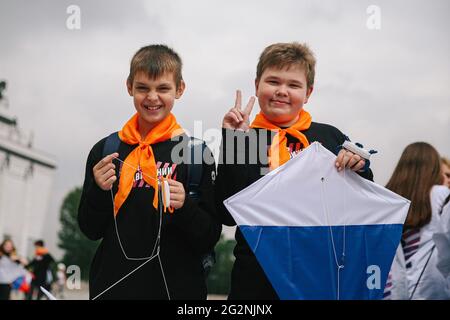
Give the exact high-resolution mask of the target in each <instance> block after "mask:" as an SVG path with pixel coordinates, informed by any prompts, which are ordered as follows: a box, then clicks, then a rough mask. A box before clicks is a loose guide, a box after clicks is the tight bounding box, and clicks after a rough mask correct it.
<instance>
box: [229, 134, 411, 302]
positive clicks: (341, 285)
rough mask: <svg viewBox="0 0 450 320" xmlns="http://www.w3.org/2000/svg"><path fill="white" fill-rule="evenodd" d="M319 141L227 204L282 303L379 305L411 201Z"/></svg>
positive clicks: (236, 195) (230, 199) (232, 198)
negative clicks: (339, 160)
mask: <svg viewBox="0 0 450 320" xmlns="http://www.w3.org/2000/svg"><path fill="white" fill-rule="evenodd" d="M335 160H336V156H335V155H334V154H332V153H331V152H330V151H328V150H327V149H325V148H324V147H322V146H321V145H320V144H319V143H317V142H315V143H313V144H311V145H310V146H309V147H308V148H306V149H305V150H303V151H302V152H301V153H300V154H299V155H297V156H296V157H295V158H294V159H291V160H290V161H288V162H287V163H286V164H284V165H283V166H281V167H278V168H277V169H275V170H273V171H272V172H270V173H269V174H267V175H266V176H264V177H262V178H261V179H259V180H258V181H256V182H255V183H253V184H252V185H250V186H249V187H247V188H246V189H244V190H242V191H240V192H239V193H237V194H235V195H233V196H232V197H230V198H228V199H226V200H225V201H224V204H225V206H226V207H227V209H228V210H229V212H230V213H231V215H232V216H233V218H234V219H235V221H236V223H237V224H238V226H239V228H240V229H241V231H242V233H243V235H244V236H245V238H246V240H247V242H248V244H249V246H250V247H251V249H252V250H253V252H254V253H255V255H256V258H257V259H258V261H259V263H260V264H261V266H262V268H263V269H264V271H265V273H266V275H267V277H268V278H269V280H270V281H271V283H272V285H273V287H274V289H275V290H276V291H277V293H278V295H279V297H280V298H281V299H381V298H382V296H383V290H384V286H385V283H386V279H387V276H388V273H389V270H390V267H391V264H392V260H393V258H394V255H395V251H396V249H397V247H398V245H399V242H400V237H401V234H402V228H403V223H404V221H405V219H406V215H407V213H408V209H409V204H410V202H409V201H408V200H407V199H405V198H403V197H401V196H399V195H397V194H395V193H393V192H391V191H389V190H388V189H386V188H384V187H381V186H379V185H377V184H375V183H373V182H371V181H368V180H366V179H364V178H361V177H360V176H359V175H357V174H356V173H354V172H352V171H350V170H344V171H342V172H338V171H337V170H336V167H335V166H334V163H335Z"/></svg>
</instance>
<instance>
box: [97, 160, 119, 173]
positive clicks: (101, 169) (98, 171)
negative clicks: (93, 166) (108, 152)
mask: <svg viewBox="0 0 450 320" xmlns="http://www.w3.org/2000/svg"><path fill="white" fill-rule="evenodd" d="M115 168H116V166H115V165H114V163H109V164H107V165H106V166H103V167H101V168H99V169H97V170H96V171H97V174H98V175H100V176H102V175H104V174H105V173H106V172H108V170H111V169H115Z"/></svg>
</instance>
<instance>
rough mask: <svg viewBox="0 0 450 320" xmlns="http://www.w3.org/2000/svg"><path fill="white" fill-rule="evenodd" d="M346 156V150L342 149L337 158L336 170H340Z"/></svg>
mask: <svg viewBox="0 0 450 320" xmlns="http://www.w3.org/2000/svg"><path fill="white" fill-rule="evenodd" d="M344 154H345V150H344V149H342V150H341V151H339V153H338V156H337V158H336V168H338V169H339V168H340V167H341V163H342V160H343V159H344Z"/></svg>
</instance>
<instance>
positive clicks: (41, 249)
mask: <svg viewBox="0 0 450 320" xmlns="http://www.w3.org/2000/svg"><path fill="white" fill-rule="evenodd" d="M47 253H48V249H47V248H45V247H37V248H36V251H35V252H34V254H35V255H37V256H43V255H44V254H47Z"/></svg>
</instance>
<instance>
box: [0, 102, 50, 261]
mask: <svg viewBox="0 0 450 320" xmlns="http://www.w3.org/2000/svg"><path fill="white" fill-rule="evenodd" d="M8 111H9V110H8V108H7V106H6V101H5V100H4V99H3V100H0V241H3V239H5V238H11V239H12V240H13V242H14V244H15V245H16V248H17V251H18V253H19V254H20V255H22V256H28V257H29V256H32V255H33V250H34V247H33V243H34V241H36V240H37V239H45V234H44V227H45V224H46V220H47V219H48V209H49V203H50V200H51V191H52V184H53V180H54V175H55V170H56V161H55V160H54V159H52V157H51V156H49V155H46V154H45V153H43V152H41V151H37V150H35V149H33V147H32V146H31V142H30V140H28V139H27V138H26V137H25V136H24V135H23V134H22V133H21V132H20V130H19V128H18V125H17V119H15V118H14V117H12V116H11V115H9V114H8Z"/></svg>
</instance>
